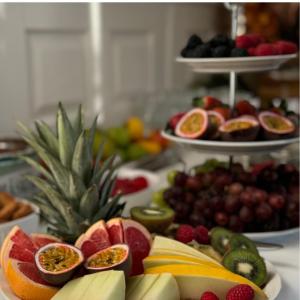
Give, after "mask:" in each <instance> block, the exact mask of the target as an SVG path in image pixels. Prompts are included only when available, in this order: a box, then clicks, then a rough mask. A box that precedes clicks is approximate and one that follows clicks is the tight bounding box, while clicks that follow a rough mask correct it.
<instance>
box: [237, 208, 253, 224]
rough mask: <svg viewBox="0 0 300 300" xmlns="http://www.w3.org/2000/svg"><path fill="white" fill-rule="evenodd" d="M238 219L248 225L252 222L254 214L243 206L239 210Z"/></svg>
mask: <svg viewBox="0 0 300 300" xmlns="http://www.w3.org/2000/svg"><path fill="white" fill-rule="evenodd" d="M239 217H240V219H241V221H243V222H244V223H250V222H252V221H253V218H254V214H253V212H252V210H251V209H250V208H249V207H247V206H243V207H242V208H241V209H240V212H239Z"/></svg>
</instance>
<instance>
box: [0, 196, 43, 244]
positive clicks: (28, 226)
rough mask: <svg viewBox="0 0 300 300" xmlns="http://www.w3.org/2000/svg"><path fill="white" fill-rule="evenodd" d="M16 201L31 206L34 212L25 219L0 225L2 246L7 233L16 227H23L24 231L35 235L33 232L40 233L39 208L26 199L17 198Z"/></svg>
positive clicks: (0, 242)
mask: <svg viewBox="0 0 300 300" xmlns="http://www.w3.org/2000/svg"><path fill="white" fill-rule="evenodd" d="M16 200H17V201H22V202H26V203H28V204H30V205H31V206H32V208H33V212H32V213H31V214H29V215H27V216H25V217H22V218H19V219H16V220H13V221H9V222H5V223H1V224H0V245H1V244H2V242H3V240H4V238H5V236H6V235H7V233H8V232H9V231H10V230H11V229H12V228H13V227H14V226H15V225H18V226H20V227H22V229H23V230H24V231H26V232H27V233H33V232H38V231H39V208H38V207H37V206H36V205H34V204H32V203H30V202H28V201H26V200H24V199H20V198H16Z"/></svg>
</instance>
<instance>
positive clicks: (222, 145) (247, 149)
mask: <svg viewBox="0 0 300 300" xmlns="http://www.w3.org/2000/svg"><path fill="white" fill-rule="evenodd" d="M161 134H162V136H163V137H164V138H166V139H168V140H169V141H172V142H175V143H178V144H180V145H182V146H184V147H188V148H189V149H191V150H197V151H200V150H201V151H204V152H209V153H214V154H225V155H230V154H232V155H235V154H237V155H238V154H239V155H244V154H253V153H256V152H257V153H270V152H274V151H278V150H280V149H282V148H284V147H286V146H288V145H290V144H294V143H299V141H300V139H299V137H295V138H290V139H282V140H274V141H253V142H225V141H207V140H192V139H185V138H181V137H178V136H175V135H172V134H169V133H167V132H165V131H162V132H161Z"/></svg>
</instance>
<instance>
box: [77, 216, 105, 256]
mask: <svg viewBox="0 0 300 300" xmlns="http://www.w3.org/2000/svg"><path fill="white" fill-rule="evenodd" d="M109 246H111V243H110V239H109V235H108V232H107V230H106V225H105V222H104V221H103V220H101V221H98V222H97V223H95V224H94V225H92V226H91V227H90V228H89V229H88V230H87V231H86V232H85V233H84V234H82V235H81V236H80V237H79V238H78V239H77V241H76V242H75V247H77V248H79V249H80V250H81V251H82V253H83V255H84V257H85V258H88V257H89V256H91V255H92V254H94V253H96V252H98V251H100V250H102V249H105V248H107V247H109Z"/></svg>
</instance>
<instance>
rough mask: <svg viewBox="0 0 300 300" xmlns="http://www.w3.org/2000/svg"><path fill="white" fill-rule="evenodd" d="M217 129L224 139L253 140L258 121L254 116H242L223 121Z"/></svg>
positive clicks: (256, 133) (257, 130)
mask: <svg viewBox="0 0 300 300" xmlns="http://www.w3.org/2000/svg"><path fill="white" fill-rule="evenodd" d="M219 131H220V134H221V138H222V140H224V141H236V142H246V141H254V140H255V139H256V137H257V135H258V132H259V123H258V121H257V120H256V119H255V118H252V117H251V118H249V117H245V116H243V117H239V118H235V119H231V120H229V121H227V122H225V123H224V124H223V125H221V126H220V127H219Z"/></svg>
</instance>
